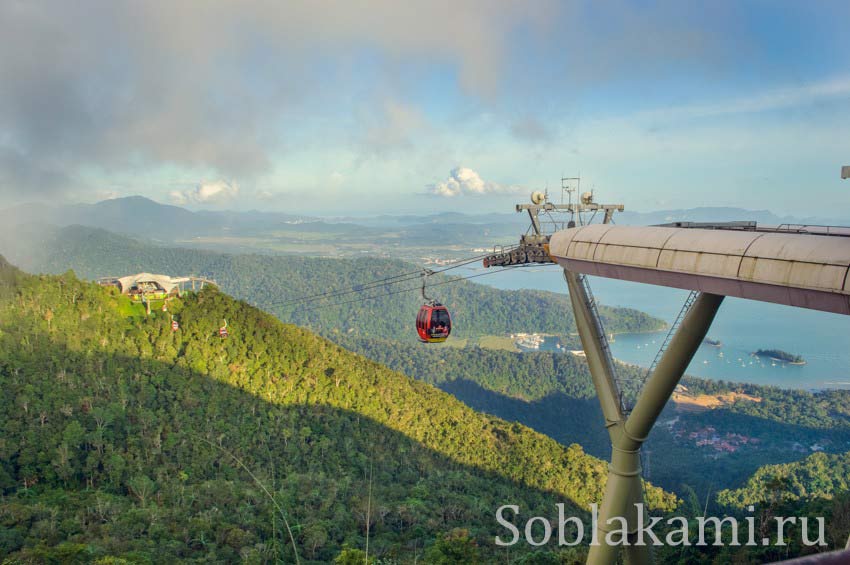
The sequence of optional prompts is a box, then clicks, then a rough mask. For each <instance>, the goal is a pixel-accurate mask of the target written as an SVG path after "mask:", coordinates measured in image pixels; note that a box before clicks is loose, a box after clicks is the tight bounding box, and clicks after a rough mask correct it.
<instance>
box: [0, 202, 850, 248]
mask: <svg viewBox="0 0 850 565" xmlns="http://www.w3.org/2000/svg"><path fill="white" fill-rule="evenodd" d="M735 220H755V221H757V222H759V223H760V224H768V225H778V224H783V223H809V224H830V225H835V224H848V223H850V222H848V221H847V220H841V219H829V218H818V217H792V216H777V215H776V214H774V213H772V212H770V211H768V210H745V209H743V208H732V207H704V208H691V209H681V210H660V211H654V212H633V211H625V212H623V213H621V214H617V215H616V216H615V221H617V222H618V223H621V224H633V225H653V224H662V223H667V222H673V221H693V222H709V221H719V222H723V221H735ZM0 222H2V223H3V224H4V225H6V226H16V225H21V224H51V225H56V226H67V225H74V224H79V225H83V226H88V227H94V228H101V229H105V230H108V231H113V232H119V233H125V234H131V235H136V236H143V237H145V238H146V239H150V240H162V241H170V240H175V239H181V238H189V237H195V236H209V235H217V236H220V235H226V236H237V235H238V236H250V235H255V234H260V233H267V232H269V231H272V230H285V231H322V232H337V233H342V232H346V231H351V230H358V229H362V228H372V229H375V228H382V229H387V228H389V229H410V228H412V227H414V226H428V225H440V226H444V227H446V228H448V226H452V229H454V228H455V227H457V226H464V225H467V226H468V225H475V226H484V227H492V228H494V229H496V230H497V231H495V232H494V234H495V233H501V232H503V231H504V229H505V228H508V227H509V226H518V227H519V226H526V225H527V224H528V216H527V215H525V214H516V213H514V214H511V213H489V214H462V213H458V212H444V213H438V214H429V215H399V216H392V215H381V216H374V217H365V218H358V217H335V218H320V217H316V216H305V215H300V214H287V213H282V212H261V211H257V210H251V211H247V212H238V211H199V212H194V211H190V210H187V209H185V208H180V207H178V206H171V205H167V204H160V203H158V202H155V201H153V200H150V199H149V198H145V197H143V196H130V197H126V198H115V199H112V200H104V201H102V202H98V203H96V204H73V205H55V206H51V205H36V204H23V205H20V206H15V207H13V208H8V209H6V210H2V211H0ZM499 228H501V229H499ZM509 229H513V228H509Z"/></svg>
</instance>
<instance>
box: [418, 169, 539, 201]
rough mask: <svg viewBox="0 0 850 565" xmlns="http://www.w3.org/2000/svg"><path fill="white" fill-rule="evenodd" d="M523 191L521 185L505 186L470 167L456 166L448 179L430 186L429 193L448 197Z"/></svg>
mask: <svg viewBox="0 0 850 565" xmlns="http://www.w3.org/2000/svg"><path fill="white" fill-rule="evenodd" d="M522 191H523V189H522V187H519V186H505V185H501V184H498V183H495V182H489V181H485V180H484V179H482V178H481V175H479V174H478V173H476V172H475V171H473V170H472V169H470V168H469V167H457V168H454V169H452V170H451V172H450V173H449V177H448V178H447V179H446V180H444V181H443V182H440V183H437V184H432V185H430V186H429V187H428V192H429V193H431V194H434V195H436V196H446V197H453V196H459V195H461V194H469V195H483V194H516V193H519V192H522Z"/></svg>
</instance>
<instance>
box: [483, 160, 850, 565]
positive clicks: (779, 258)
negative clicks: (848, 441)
mask: <svg viewBox="0 0 850 565" xmlns="http://www.w3.org/2000/svg"><path fill="white" fill-rule="evenodd" d="M848 176H850V175H848ZM578 182H579V181H578V179H570V178H564V179H562V203H561V204H553V203H551V202H550V201H549V196H548V193H547V192H534V193H533V194H532V195H531V204H518V205H517V206H516V210H517V212H522V211H527V212H528V214H529V217H530V219H531V228H530V230H529V232H528V233H527V234H525V235H523V236H522V238H521V239H520V245H519V246H518V247H516V248H514V249H513V250H511V251H510V252H508V253H499V254H493V255H491V256H488V257H487V258H485V259H484V266H485V267H491V266H497V265H515V264H523V263H557V264H559V265H560V266H562V267H563V269H564V278H565V280H566V283H567V286H568V288H569V294H570V301H571V303H572V310H573V315H574V316H575V323H576V328H577V330H578V334H579V337H580V339H581V343H582V347H583V349H584V352H585V356H586V359H587V364H588V367H589V369H590V374H591V377H592V380H593V386H594V388H595V389H596V393H597V396H598V398H599V403H600V405H601V408H602V415H603V418H604V425H605V428H606V429H607V430H608V436H609V438H610V441H611V461H610V463H609V465H608V479H607V483H606V487H605V492H604V495H603V498H602V502H601V504H600V506H599V515H598V520H597V523H596V525H595V527H596V528H597V531H595V532H593V534H594V538H593V539H594V540H597V541H598V544H593V543H592V544H591V546H590V551H589V554H588V558H587V563H589V564H593V565H602V564H609V563H615V562H616V561H617V558H618V556H619V553H620V550H621V549H622V551H623V552H624V557H625V559H626V562H627V563H630V564H644V563H651V562H652V553H651V548H650V545H649V541H647V540H643V544H642V545H637V544H636V542H638V541H639V538H638V530H639V528H638V525H639V524H646V523H647V520H646V518H647V516H646V515H645V510H644V508H645V506H643V505H642V503H643V502H644V499H643V482H642V471H641V460H640V453H641V447H642V446H643V444H644V442H645V441H646V440H647V438H648V436H649V433H650V431H651V430H652V427H653V425H654V424H655V422H656V421H657V419H658V417H659V415H660V414H661V411H662V410H663V409H664V406H665V405H666V404H667V401H668V400H669V399H670V397H671V396H672V394H673V392H674V390H675V388H676V385H677V384H678V383H679V380H680V379H681V378H682V375H683V374H684V372H685V370H686V369H687V367H688V365H689V364H690V362H691V360H692V359H693V356H694V354H695V353H696V352H697V349H698V348H699V346H700V344H701V343H702V341H703V340H704V339H705V336H706V334H707V333H708V330H709V328H710V327H711V324H712V322H713V320H714V317H715V315H716V314H717V311H718V309H719V308H720V305H721V304H722V303H723V299H724V297H725V296H735V297H740V298H746V299H751V300H759V301H764V302H774V303H779V304H786V305H789V306H796V307H802V308H810V309H816V310H822V311H827V312H834V313H838V314H846V315H848V314H850V228H841V227H838V228H836V227H834V226H800V225H789V226H779V227H761V226H757V225H756V223H755V222H721V223H699V224H697V223H688V222H677V223H674V224H665V225H663V226H615V225H613V216H614V212H616V211H622V210H623V205H621V204H597V203H595V202H594V195H593V193H592V192H585V193H581V195H580V196H579V198H578V199H577V201H576V202H573V193H574V192H578ZM571 183H574V184H571ZM573 187H575V188H573ZM564 194H566V195H568V199H567V202H566V203H565V202H563V195H564ZM600 211H601V212H604V215H603V218H602V221H601V222H597V223H596V224H593V222H592V220H593V218H592V217H591V218H590V220H589V221H585V219H584V217H583V216H586V215H588V214H593V215H595V214H597V213H598V212H600ZM557 214H561V217H562V218H563V219H562V220H561V221H560V222H559V221H558V220H555V219H553V216H555V215H557ZM564 215H568V216H569V219H566V218H564ZM541 216H543V218H545V219H549V220H550V222H551V223H552V224H554V227H555V230H557V231H556V232H555V233H553V234H551V235H549V234H545V233H544V231H543V228H542V223H543V222H542V221H541V220H542V218H541ZM587 275H594V276H602V277H608V278H615V279H620V280H628V281H633V282H641V283H648V284H653V285H660V286H668V287H674V288H680V289H685V290H690V294H689V295H688V297H687V299H686V301H685V304H684V305H683V307H682V309H681V311H680V313H679V316H678V317H677V318H676V320H675V321H674V322H673V324H672V325H671V327H670V331H669V333H668V335H667V338H666V339H665V340H664V342H663V344H662V346H661V348H660V350H659V352H658V355H657V356H656V358H655V360H654V361H653V363H652V364H651V366H650V368H649V369H648V371H647V372H646V374H645V375H644V377H643V378H642V380H641V382H639V383H637V384H638V386H637V387H636V388H637V394H636V396H635V395H632V396H631V397H627V395H626V394H624V393H625V390H624V384H625V383H624V381H623V380H621V379H619V378H618V376H617V370H616V369H617V367H616V363H615V362H614V359H613V358H612V356H611V349H610V347H609V345H608V340H607V338H606V334H605V330H604V327H603V325H602V319H601V317H600V315H599V312H598V310H597V303H596V300H595V298H594V296H593V293H592V292H591V289H590V284H589V281H588V280H587ZM639 513H640V514H642V515H639ZM612 518H620V519H622V520H624V521H625V524H626V530H627V532H628V536H627V539H628V544H620V543H616V544H615V543H610V544H609V543H608V540H607V537H606V534H607V533H608V532H609V531H614V530H616V531H617V532H620V531H621V530H622V528H621V527H620V524H618V522H619V520H615V521H614V522H613V524H612V523H611V522H609V520H611V519H612ZM614 537H619V535H617V536H614ZM615 541H619V540H615ZM848 543H850V541H849V542H848Z"/></svg>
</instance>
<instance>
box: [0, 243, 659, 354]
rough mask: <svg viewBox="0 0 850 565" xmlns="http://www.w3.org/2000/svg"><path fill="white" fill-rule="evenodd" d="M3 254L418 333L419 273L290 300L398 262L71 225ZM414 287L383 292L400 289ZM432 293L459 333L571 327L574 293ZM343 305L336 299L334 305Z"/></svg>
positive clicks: (380, 331) (446, 289) (317, 325)
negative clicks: (198, 285) (149, 275)
mask: <svg viewBox="0 0 850 565" xmlns="http://www.w3.org/2000/svg"><path fill="white" fill-rule="evenodd" d="M0 253H5V254H6V256H7V257H9V259H10V260H11V261H12V262H14V263H16V264H19V265H21V267H22V268H23V269H25V270H27V271H31V272H50V273H60V272H64V271H66V270H68V269H73V270H74V271H75V272H76V273H77V275H78V276H81V277H84V278H94V277H98V276H111V275H123V274H129V273H136V272H141V271H148V272H155V273H165V274H171V275H180V274H190V273H192V274H203V275H207V276H210V277H213V278H215V280H216V281H217V282H218V283H219V285H220V286H221V288H222V290H224V291H226V292H228V293H229V294H232V295H233V296H236V297H238V298H241V299H244V300H247V301H249V302H251V303H252V304H256V305H258V306H260V307H261V308H263V309H264V310H266V311H268V312H272V313H274V314H276V315H277V316H278V317H279V318H280V319H282V320H284V321H286V322H291V323H295V324H298V325H301V326H305V327H309V328H311V329H313V330H315V331H317V332H320V333H322V334H323V335H325V336H329V337H333V336H332V332H338V333H341V334H352V335H357V336H365V337H379V338H391V339H393V340H401V341H410V342H413V341H415V340H416V332H415V331H414V329H413V322H414V320H415V317H416V312H417V311H418V307H419V305H420V304H421V299H420V298H419V293H418V290H416V289H417V288H418V286H419V280H418V278H417V279H416V280H410V281H407V282H404V283H400V284H397V285H387V286H380V287H375V288H371V289H369V290H367V291H365V292H363V293H362V294H352V293H349V294H346V295H343V296H339V297H331V298H328V297H320V298H316V299H313V300H310V301H306V302H298V303H292V300H293V299H297V298H301V297H304V296H312V295H316V294H322V293H325V292H328V291H333V290H335V289H351V288H353V287H356V285H367V284H368V283H370V282H372V281H375V280H378V279H384V278H387V277H393V276H397V275H399V274H403V273H409V272H411V271H416V266H415V265H411V264H408V263H404V262H401V261H396V260H388V259H379V258H374V257H367V258H362V259H321V258H313V257H295V256H280V255H257V254H243V255H231V254H223V253H215V252H210V251H198V250H191V249H181V248H171V247H157V246H153V245H149V244H146V243H142V242H139V241H135V240H132V239H128V238H126V237H123V236H118V235H115V234H112V233H109V232H105V231H102V230H95V229H91V228H83V227H80V226H72V227H68V228H61V229H56V228H44V227H39V228H37V229H34V230H33V233H28V234H26V235H25V236H22V234H20V233H19V232H17V231H16V232H15V233H12V234H7V235H6V237H4V238H2V239H0ZM454 276H455V275H453V274H452V272H451V271H450V272H448V273H446V274H445V275H435V276H434V277H431V278H430V280H429V284H432V283H433V284H439V283H440V282H443V281H445V280H447V279H448V278H454ZM404 288H408V289H410V288H412V289H414V290H413V291H411V292H404V293H399V294H393V295H391V296H384V297H382V298H379V299H375V300H362V301H361V300H360V298H361V297H362V296H364V295H365V296H380V295H382V294H385V293H390V292H396V291H398V290H400V289H404ZM431 293H432V294H433V295H434V296H435V297H438V298H439V299H440V301H441V302H443V303H444V304H446V305H447V306H448V307H449V308H450V309H451V312H452V317H453V321H454V328H453V335H454V336H456V337H459V338H462V337H470V336H480V335H487V334H495V335H505V334H509V333H515V332H532V331H535V332H544V333H551V334H558V335H566V334H568V333H569V332H572V331H574V320H573V317H572V315H571V314H570V304H569V298H568V297H567V296H566V295H564V294H555V293H551V292H541V291H531V290H522V291H503V290H496V289H493V288H491V287H486V286H483V285H480V284H475V283H473V282H469V281H461V282H457V283H452V284H446V285H442V286H436V287H434V289H433V291H431ZM341 302H345V304H342V305H339V306H328V305H332V304H336V303H341ZM602 314H603V317H604V318H605V324H606V328H608V329H609V330H610V331H613V332H620V331H644V330H650V329H657V328H660V327H662V325H663V323H662V322H661V321H660V320H657V319H655V318H652V317H650V316H648V315H647V314H644V313H642V312H639V311H637V310H631V309H628V308H602Z"/></svg>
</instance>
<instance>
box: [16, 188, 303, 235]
mask: <svg viewBox="0 0 850 565" xmlns="http://www.w3.org/2000/svg"><path fill="white" fill-rule="evenodd" d="M0 221H2V223H4V224H6V225H20V224H33V223H35V224H51V225H56V226H68V225H74V224H78V225H82V226H88V227H95V228H101V229H105V230H108V231H114V232H119V233H126V234H133V235H141V236H144V237H146V238H148V239H154V240H157V239H160V240H171V239H175V238H181V237H190V236H196V235H209V234H213V233H219V234H220V233H242V234H247V233H255V232H257V231H263V230H267V229H273V228H275V227H277V226H281V225H283V226H286V225H298V224H301V223H304V222H311V221H316V218H309V217H307V216H301V215H294V214H283V213H279V212H259V211H249V212H230V211H225V212H210V211H203V212H192V211H190V210H187V209H185V208H180V207H179V206H171V205H168V204H160V203H158V202H155V201H153V200H151V199H149V198H145V197H144V196H129V197H127V198H115V199H112V200H104V201H102V202H98V203H96V204H73V205H66V206H61V205H59V206H44V205H36V204H23V205H20V206H15V207H13V208H9V209H6V210H3V211H0Z"/></svg>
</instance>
